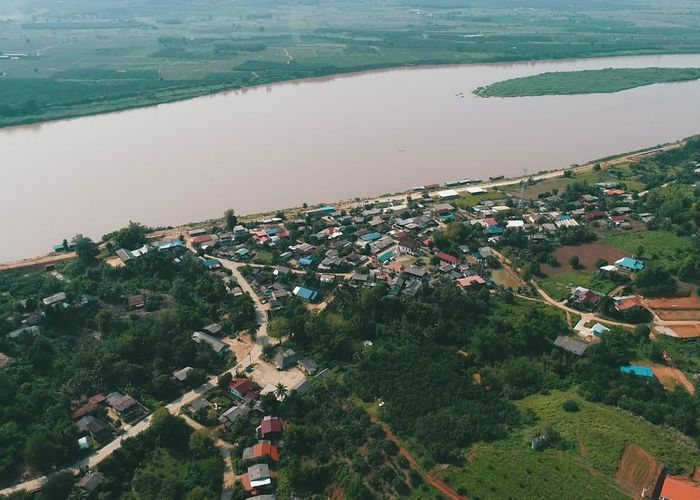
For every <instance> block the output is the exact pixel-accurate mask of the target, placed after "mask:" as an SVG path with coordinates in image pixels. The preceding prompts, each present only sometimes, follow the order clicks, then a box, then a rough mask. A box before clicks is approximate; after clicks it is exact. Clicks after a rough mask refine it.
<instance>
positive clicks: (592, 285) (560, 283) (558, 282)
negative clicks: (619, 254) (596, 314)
mask: <svg viewBox="0 0 700 500" xmlns="http://www.w3.org/2000/svg"><path fill="white" fill-rule="evenodd" d="M540 286H541V287H542V289H543V290H544V291H545V292H547V294H548V295H549V296H550V297H552V298H553V299H555V300H565V299H568V298H569V297H570V296H571V288H572V287H577V286H582V287H584V288H588V289H589V290H593V291H595V292H600V293H604V294H608V293H610V292H612V291H613V290H614V289H615V288H616V287H617V286H618V284H617V283H615V282H614V281H611V280H608V279H605V278H603V277H601V276H600V275H599V274H598V273H597V272H590V271H583V270H579V271H569V272H566V273H562V274H558V275H556V276H552V277H550V278H545V279H543V280H542V281H540Z"/></svg>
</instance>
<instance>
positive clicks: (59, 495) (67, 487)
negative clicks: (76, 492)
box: [41, 471, 74, 500]
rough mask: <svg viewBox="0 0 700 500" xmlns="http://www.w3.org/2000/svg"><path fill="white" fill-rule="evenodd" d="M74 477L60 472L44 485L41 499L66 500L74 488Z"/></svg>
mask: <svg viewBox="0 0 700 500" xmlns="http://www.w3.org/2000/svg"><path fill="white" fill-rule="evenodd" d="M73 482H74V479H73V475H72V474H70V473H69V472H65V471H64V472H59V473H58V474H55V475H53V476H51V477H49V480H48V481H47V482H46V484H45V485H44V488H43V490H42V493H41V498H42V499H46V500H65V499H66V498H68V495H69V494H70V491H71V489H72V488H73Z"/></svg>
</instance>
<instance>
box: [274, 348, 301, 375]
mask: <svg viewBox="0 0 700 500" xmlns="http://www.w3.org/2000/svg"><path fill="white" fill-rule="evenodd" d="M298 361H299V355H298V354H297V353H296V352H294V351H293V350H292V349H287V350H286V351H284V352H279V353H277V355H276V356H275V360H274V364H275V366H276V367H277V369H278V370H286V369H287V368H289V367H290V366H294V365H295V364H296V363H297V362H298Z"/></svg>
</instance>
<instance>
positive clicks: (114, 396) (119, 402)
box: [105, 392, 137, 416]
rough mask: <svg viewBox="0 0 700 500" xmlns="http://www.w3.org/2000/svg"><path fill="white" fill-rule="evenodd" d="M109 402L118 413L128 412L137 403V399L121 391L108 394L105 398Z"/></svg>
mask: <svg viewBox="0 0 700 500" xmlns="http://www.w3.org/2000/svg"><path fill="white" fill-rule="evenodd" d="M105 400H106V401H107V404H108V405H109V406H111V407H112V409H114V411H116V412H117V414H118V415H120V416H121V415H123V414H125V413H127V412H128V411H129V410H130V409H132V408H133V407H134V406H136V405H137V403H136V400H135V399H134V398H132V397H131V396H125V395H123V394H121V393H119V392H113V393H111V394H108V395H107V397H106V398H105Z"/></svg>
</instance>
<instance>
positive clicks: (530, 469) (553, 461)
mask: <svg viewBox="0 0 700 500" xmlns="http://www.w3.org/2000/svg"><path fill="white" fill-rule="evenodd" d="M568 399H571V400H573V401H575V402H576V403H577V404H578V406H579V408H580V410H579V411H577V412H571V413H568V412H566V411H564V410H563V408H562V404H563V403H564V401H566V400H568ZM518 406H519V407H520V409H521V410H531V411H532V412H534V414H535V415H536V417H537V421H536V422H535V423H533V424H532V425H530V426H528V427H527V428H525V429H523V430H521V431H519V432H517V433H515V434H513V435H512V436H511V437H509V438H507V439H505V440H502V441H497V442H495V443H492V444H479V445H476V446H473V447H472V449H471V452H470V454H469V456H468V458H467V461H466V463H465V465H464V466H462V467H460V468H450V469H447V470H446V471H445V472H444V473H443V474H444V478H443V479H445V480H447V481H448V482H449V484H450V485H451V486H452V487H454V488H455V489H457V491H460V492H465V493H467V494H469V495H470V496H471V497H479V498H548V497H550V496H551V492H552V489H553V488H557V489H559V488H562V490H561V491H560V497H561V498H625V497H626V496H627V495H625V493H624V491H623V490H622V488H621V486H620V485H619V484H618V483H617V482H616V481H615V479H614V476H615V472H616V470H617V468H618V463H619V461H620V458H621V457H622V453H623V451H624V449H625V447H626V446H627V445H628V444H630V443H636V444H638V445H639V446H641V447H642V448H644V449H645V450H647V451H648V452H649V453H651V454H652V455H653V456H654V457H655V458H656V459H657V460H659V461H660V462H662V463H665V464H671V465H675V466H680V467H682V468H683V469H685V470H687V471H690V470H692V467H693V466H695V465H698V464H700V458H698V456H699V455H698V451H699V450H698V449H697V447H696V445H694V444H693V443H692V441H691V440H690V439H689V438H686V437H684V436H681V435H680V434H677V433H675V432H672V431H669V430H666V429H664V428H661V427H658V426H654V425H652V424H649V423H647V422H645V421H643V420H641V419H639V418H637V417H634V416H632V415H630V414H628V413H625V412H623V411H621V410H618V409H615V408H612V407H608V406H603V405H599V404H595V403H590V402H587V401H585V400H583V399H582V398H580V397H579V396H578V395H577V394H576V392H575V391H573V390H571V391H565V392H561V391H553V392H551V393H550V394H548V395H535V396H530V397H528V398H526V399H524V400H522V401H521V402H520V403H519V405H518ZM548 425H549V426H552V427H553V428H554V429H555V430H556V431H557V432H558V433H559V434H560V435H561V437H562V438H563V440H564V445H563V446H558V447H552V448H549V449H546V450H544V451H541V452H535V451H532V450H531V449H530V438H531V437H532V435H534V434H536V433H537V431H538V430H539V429H542V428H543V427H545V426H548ZM512 464H517V467H513V466H512Z"/></svg>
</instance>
